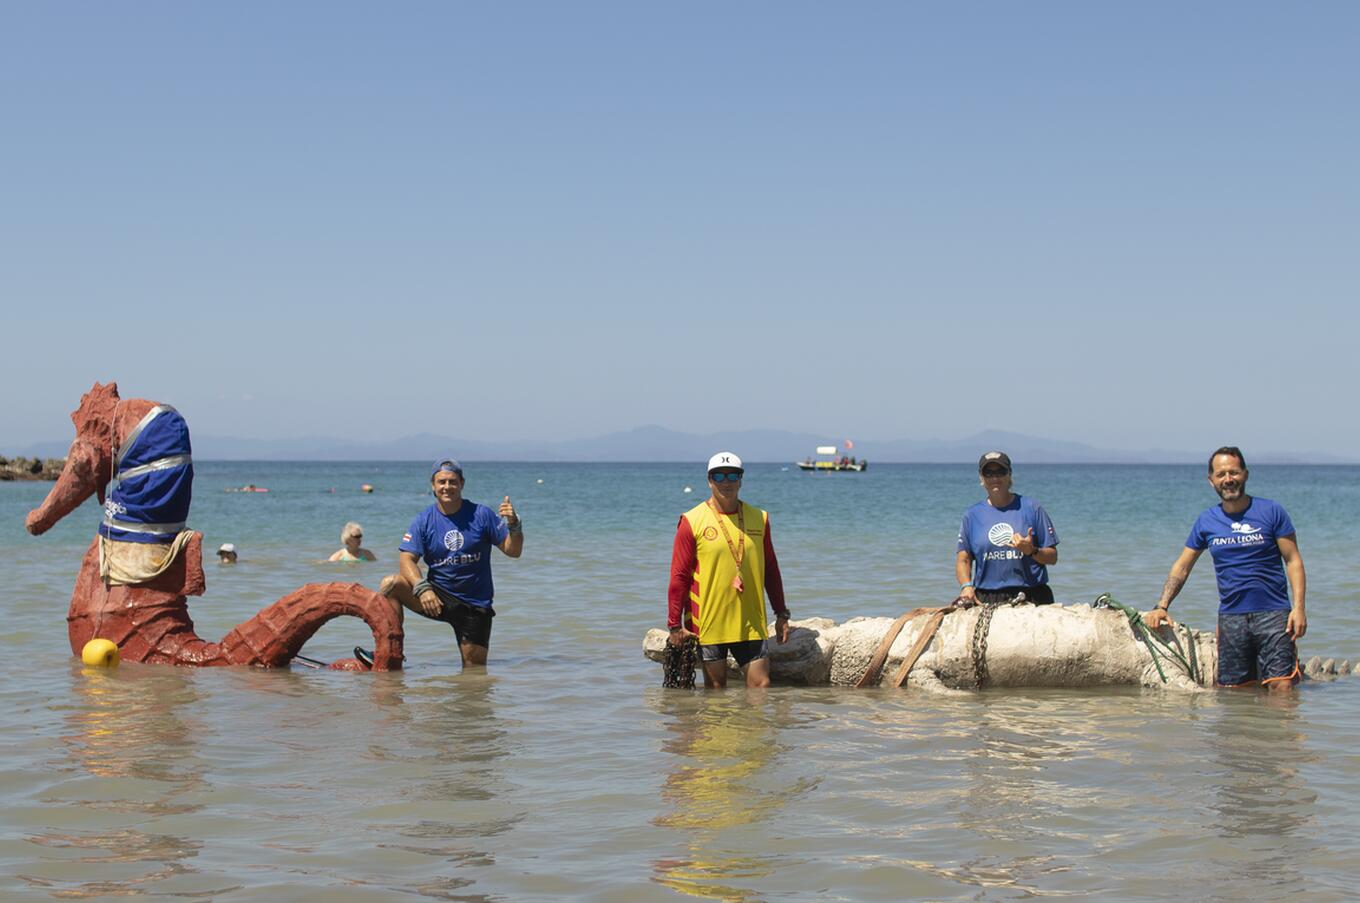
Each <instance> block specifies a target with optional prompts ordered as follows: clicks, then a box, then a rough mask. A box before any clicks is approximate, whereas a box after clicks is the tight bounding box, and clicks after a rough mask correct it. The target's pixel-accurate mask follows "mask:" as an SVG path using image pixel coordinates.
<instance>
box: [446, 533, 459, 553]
mask: <svg viewBox="0 0 1360 903" xmlns="http://www.w3.org/2000/svg"><path fill="white" fill-rule="evenodd" d="M462 547H463V534H462V533H459V532H458V531H457V530H450V531H449V532H447V533H445V534H444V548H446V549H448V550H449V551H450V552H457V551H458V550H459V549H461V548H462Z"/></svg>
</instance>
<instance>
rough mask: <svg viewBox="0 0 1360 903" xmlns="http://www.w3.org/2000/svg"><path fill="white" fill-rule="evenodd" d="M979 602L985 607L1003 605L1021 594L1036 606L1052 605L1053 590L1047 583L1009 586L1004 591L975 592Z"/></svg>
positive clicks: (982, 590)
mask: <svg viewBox="0 0 1360 903" xmlns="http://www.w3.org/2000/svg"><path fill="white" fill-rule="evenodd" d="M974 592H975V593H976V594H977V600H978V601H979V602H982V603H983V604H985V605H1002V604H1005V603H1007V602H1010V601H1012V600H1013V599H1014V598H1015V597H1016V596H1018V595H1020V594H1021V593H1024V594H1025V601H1026V602H1032V603H1033V604H1035V605H1052V604H1053V590H1052V589H1051V588H1050V587H1049V585H1048V584H1047V583H1040V584H1039V585H1038V586H1008V587H1005V588H1004V589H979V590H975V591H974Z"/></svg>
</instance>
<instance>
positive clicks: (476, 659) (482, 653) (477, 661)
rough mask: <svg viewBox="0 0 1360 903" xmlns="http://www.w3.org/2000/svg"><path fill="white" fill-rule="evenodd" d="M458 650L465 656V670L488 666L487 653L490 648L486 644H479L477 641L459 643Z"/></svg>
mask: <svg viewBox="0 0 1360 903" xmlns="http://www.w3.org/2000/svg"><path fill="white" fill-rule="evenodd" d="M458 651H459V652H460V653H462V656H463V670H467V669H468V668H485V667H486V654H487V652H488V651H489V650H488V649H487V648H486V647H485V646H478V645H477V644H476V643H459V644H458Z"/></svg>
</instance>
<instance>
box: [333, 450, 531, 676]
mask: <svg viewBox="0 0 1360 903" xmlns="http://www.w3.org/2000/svg"><path fill="white" fill-rule="evenodd" d="M430 488H431V489H433V490H434V504H433V505H430V506H429V507H428V508H426V509H425V510H424V511H422V512H420V513H419V514H417V515H416V517H415V520H413V521H411V527H410V529H409V530H408V531H407V532H406V535H405V536H403V537H402V540H401V545H400V546H399V547H398V549H399V554H398V558H399V561H400V568H401V573H399V574H393V575H391V576H389V577H385V578H383V582H382V586H381V592H382V594H383V595H385V596H387V597H388V598H389V599H392V600H394V601H396V602H399V603H400V604H401V605H402V606H404V607H406V608H409V609H411V611H414V612H416V613H418V614H421V615H424V616H425V617H427V618H431V619H434V620H437V621H445V622H447V623H448V624H449V625H451V626H452V627H453V632H454V636H456V637H457V639H458V651H459V653H460V654H461V655H462V658H463V667H464V668H467V667H469V666H474V667H482V666H485V665H486V654H487V650H488V648H489V647H490V645H491V619H492V618H493V617H495V615H496V612H495V610H494V609H493V608H492V607H491V603H492V600H493V599H494V597H495V589H494V587H493V586H492V583H491V549H492V547H493V546H494V547H495V548H498V549H500V550H501V551H502V552H504V553H505V554H506V555H508V556H509V557H511V558H518V557H519V556H520V555H521V554H522V553H523V551H524V524H523V523H522V522H521V521H520V519H519V515H518V514H516V513H515V506H514V505H512V504H510V496H508V495H507V496H506V497H505V500H504V501H503V502H501V505H500V510H499V513H497V512H495V511H492V510H491V509H490V508H488V507H487V506H486V505H479V504H477V503H476V502H473V501H469V500H467V499H465V498H463V465H461V464H459V463H458V462H457V461H456V460H454V459H453V458H441V459H440V460H438V461H436V462H435V464H434V469H433V470H432V471H431V473H430ZM422 558H423V559H424V561H425V567H426V571H427V573H426V574H425V576H423V577H422V576H421V573H420V561H421V559H422ZM398 614H400V609H398ZM355 652H356V654H358V653H359V652H360V650H357V649H356V650H355ZM359 657H360V658H363V656H362V655H360V656H359Z"/></svg>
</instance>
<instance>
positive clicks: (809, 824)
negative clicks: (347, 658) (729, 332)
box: [0, 462, 1360, 900]
mask: <svg viewBox="0 0 1360 903" xmlns="http://www.w3.org/2000/svg"><path fill="white" fill-rule="evenodd" d="M197 470H198V476H197V481H196V484H195V490H196V498H195V502H194V509H193V514H192V517H191V523H192V525H193V526H194V527H195V528H197V529H199V530H202V531H203V532H204V533H205V534H206V537H205V548H208V549H213V548H216V546H217V545H218V544H219V543H221V542H226V541H231V542H234V543H236V544H237V546H238V547H239V548H240V549H241V562H240V564H238V565H236V566H235V567H219V566H218V565H217V564H216V563H215V562H213V561H209V562H207V563H206V570H207V572H208V592H207V594H206V595H205V596H204V597H202V598H199V599H193V600H191V602H190V611H191V613H192V614H193V616H194V618H195V621H196V623H197V625H198V628H199V632H200V633H201V634H202V635H204V636H205V637H209V638H217V637H220V636H221V635H222V634H224V633H225V632H226V631H227V630H229V629H230V628H231V627H232V626H233V625H234V624H236V623H238V622H239V621H242V620H244V619H246V618H247V617H249V616H250V615H252V614H253V613H254V612H255V611H256V610H258V609H259V608H260V607H262V606H263V605H265V604H268V603H269V602H272V601H273V600H274V599H276V598H278V597H279V596H282V595H284V594H285V593H287V592H289V591H290V590H292V589H294V588H295V587H296V586H298V585H299V584H301V583H306V582H315V581H324V580H332V579H344V580H351V579H356V580H360V581H362V582H364V583H366V584H368V585H376V583H377V580H378V578H379V577H380V576H381V575H382V574H383V573H386V569H387V568H390V567H391V566H392V565H393V563H394V561H395V546H396V543H397V541H398V539H399V538H400V535H401V533H402V532H403V530H404V529H405V526H406V524H407V523H408V522H409V520H410V518H411V516H412V515H413V514H414V513H415V512H416V511H417V510H419V508H420V507H422V506H423V505H424V504H427V503H428V501H429V497H428V495H427V494H426V492H425V487H426V485H427V475H428V471H427V470H426V469H425V468H424V466H423V465H420V464H392V463H374V464H334V463H326V464H297V463H287V464H281V463H217V462H206V463H200V464H199V465H197ZM539 480H542V483H539V482H538V481H539ZM247 482H249V483H255V484H257V485H261V486H267V487H269V488H270V489H271V492H269V493H267V494H242V493H227V492H224V491H223V490H224V489H225V488H227V487H230V486H239V485H242V484H244V483H247ZM363 483H371V484H373V485H374V487H375V492H374V493H372V494H371V495H368V494H362V493H360V492H359V491H358V487H359V486H360V484H363ZM686 485H689V486H691V487H692V488H693V489H694V492H693V493H691V494H685V493H684V492H683V488H684V487H685V486H686ZM47 488H48V487H47V485H46V484H17V485H16V484H4V485H0V562H3V564H0V566H3V568H4V580H3V583H2V584H0V585H3V586H4V587H5V589H4V590H3V593H4V595H3V604H4V607H5V609H4V610H5V612H6V615H7V619H6V621H7V625H8V626H9V631H8V632H7V634H6V635H5V636H3V638H0V644H3V645H2V646H0V648H2V649H3V652H4V654H3V656H0V674H3V677H4V681H3V684H0V687H2V688H3V689H0V695H2V696H3V702H4V704H3V706H0V724H3V727H4V731H3V735H2V736H3V741H0V744H3V745H2V747H0V750H2V751H3V754H4V758H3V761H4V766H3V769H0V802H2V803H3V808H4V812H5V815H4V817H3V823H2V825H0V896H6V897H8V896H21V895H22V896H33V897H36V898H44V897H59V898H66V897H70V896H79V897H101V896H109V897H112V896H126V895H140V894H163V895H172V896H177V895H196V896H206V897H211V898H213V899H223V900H278V899H314V898H317V897H319V896H322V895H324V896H325V897H327V898H336V899H355V900H364V899H376V898H378V897H385V896H392V895H396V894H403V895H407V896H430V897H434V898H437V899H524V898H534V897H554V898H580V899H620V900H622V899H628V900H633V899H639V898H641V899H653V898H655V899H663V898H667V897H672V896H675V895H677V894H685V895H697V896H707V897H713V898H720V899H774V898H794V899H798V898H812V897H814V896H815V897H819V898H821V897H829V898H831V899H847V900H851V899H901V898H905V897H919V898H929V899H979V898H983V899H1019V898H1024V897H1032V896H1049V895H1072V894H1081V895H1095V894H1099V895H1102V896H1112V897H1122V898H1130V897H1141V898H1148V899H1164V898H1171V897H1184V896H1194V897H1197V898H1207V899H1229V898H1239V899H1240V898H1243V897H1246V896H1250V897H1260V896H1270V897H1273V898H1276V899H1305V898H1307V899H1309V900H1328V899H1337V900H1339V899H1346V898H1349V897H1350V896H1351V895H1352V892H1351V890H1350V889H1351V887H1352V886H1353V884H1354V882H1355V880H1356V879H1357V877H1360V874H1358V869H1360V866H1357V862H1360V859H1357V852H1360V850H1357V841H1356V838H1355V832H1354V823H1355V817H1354V813H1355V812H1356V811H1357V809H1360V791H1358V790H1357V789H1356V785H1357V781H1356V779H1357V777H1360V754H1358V753H1357V750H1360V742H1357V741H1360V718H1357V715H1356V707H1357V703H1358V702H1360V678H1347V679H1343V680H1339V681H1337V682H1335V683H1329V684H1323V683H1316V684H1310V685H1308V686H1305V687H1304V688H1302V690H1301V691H1300V692H1299V693H1297V694H1296V695H1295V696H1293V697H1290V698H1288V699H1274V698H1267V697H1262V696H1258V695H1256V694H1255V693H1216V694H1206V695H1205V696H1203V697H1199V698H1195V699H1184V698H1180V697H1171V696H1163V695H1162V694H1159V693H1154V692H1143V691H1138V690H1103V691H1082V692H1075V691H1028V692H1014V691H1010V692H984V693H980V694H975V695H970V696H968V697H964V698H962V699H956V698H950V699H944V700H941V699H934V698H929V697H925V696H922V695H920V694H913V693H902V692H893V691H870V692H863V691H859V692H856V691H850V690H843V689H795V688H774V689H772V690H770V691H768V692H748V691H746V690H744V689H733V690H730V691H728V692H726V693H718V694H702V693H685V692H675V691H662V690H661V689H660V688H659V681H660V676H659V673H658V672H657V669H656V667H655V666H654V665H651V664H649V663H647V662H646V661H644V660H643V658H642V656H641V654H640V642H641V638H642V635H643V633H644V632H645V630H646V629H647V628H648V627H651V626H656V625H658V624H660V623H661V622H662V620H663V617H664V610H665V584H666V573H667V566H668V563H669V550H670V541H671V536H672V532H673V530H674V526H675V522H676V519H677V517H678V515H679V514H680V513H681V512H682V511H683V510H684V509H685V508H687V507H689V506H690V505H691V504H694V503H695V502H696V501H698V499H699V498H701V497H702V493H703V492H704V484H703V475H702V473H701V472H700V468H697V467H695V468H690V467H684V466H681V465H612V464H611V465H580V464H523V463H515V464H491V463H487V464H472V463H469V465H468V486H467V490H466V493H467V495H468V496H469V497H470V498H473V499H475V500H478V501H483V502H488V503H494V502H496V501H498V500H499V499H500V497H501V496H503V495H505V494H509V495H510V496H511V497H512V499H513V500H514V501H515V503H516V505H517V506H518V507H519V509H520V511H521V513H522V515H523V517H524V519H525V523H526V548H525V557H524V558H523V559H521V560H519V561H509V560H506V559H503V558H501V557H500V556H499V555H498V556H496V560H495V566H496V581H497V587H498V603H497V609H498V612H499V615H498V617H497V618H496V626H495V633H494V635H493V642H492V653H491V667H490V671H489V673H488V674H486V675H467V676H463V675H460V674H459V673H458V668H457V665H456V662H455V653H454V650H453V648H452V635H451V632H449V631H448V630H447V628H445V627H444V626H443V625H439V624H434V623H425V622H420V621H419V620H418V619H415V618H412V619H408V622H407V626H408V641H407V656H408V669H407V670H406V671H404V672H402V673H399V674H390V675H348V674H330V673H323V672H315V671H306V670H297V671H289V672H261V671H254V670H248V669H225V670H206V671H188V670H178V669H170V668H154V667H147V666H136V665H125V666H123V667H122V668H120V669H118V670H117V671H115V672H110V673H103V672H98V673H92V672H86V671H85V670H83V669H82V668H80V667H79V666H78V665H77V664H75V663H74V662H73V660H72V658H71V655H70V650H69V649H68V647H67V643H66V634H65V623H64V614H65V610H66V605H67V600H68V598H69V594H70V587H71V584H72V582H73V580H74V576H75V572H76V568H77V565H78V563H79V559H80V555H81V554H82V553H83V551H84V548H85V546H86V545H87V544H88V542H89V538H90V536H91V535H92V532H93V529H94V526H95V523H96V520H97V510H96V508H95V506H94V505H93V504H90V505H87V506H86V507H85V508H83V509H81V511H79V512H77V513H76V514H73V515H71V516H70V517H68V518H67V519H66V520H65V521H63V522H62V523H61V524H59V525H58V526H57V527H56V528H55V529H54V530H53V531H52V532H51V533H49V534H48V535H46V536H44V537H40V538H33V537H29V536H27V535H26V534H25V533H24V532H23V530H22V520H23V515H24V514H25V513H26V512H27V510H28V509H29V508H30V507H32V506H33V505H34V504H36V502H37V501H38V500H40V499H41V497H42V496H43V495H44V494H45V492H46V491H47ZM1016 488H1017V489H1018V490H1019V491H1021V492H1026V493H1030V494H1033V495H1034V496H1035V497H1036V498H1038V499H1039V500H1040V501H1041V502H1042V503H1043V504H1044V505H1045V506H1046V507H1047V508H1048V509H1049V512H1050V513H1051V515H1052V516H1053V519H1054V522H1055V524H1056V525H1057V528H1058V531H1059V533H1060V535H1061V537H1062V544H1061V546H1060V550H1061V561H1060V563H1059V564H1058V565H1057V566H1056V567H1055V568H1053V569H1052V578H1053V584H1054V587H1055V590H1056V592H1057V595H1058V597H1059V599H1060V600H1061V601H1067V602H1083V603H1084V602H1088V601H1089V600H1090V599H1092V598H1094V596H1095V595H1097V594H1098V593H1100V592H1105V591H1110V592H1113V593H1114V594H1115V595H1116V596H1117V597H1118V598H1120V599H1122V600H1124V601H1127V602H1131V603H1136V604H1143V605H1146V604H1150V602H1151V600H1152V599H1153V598H1155V595H1156V593H1157V591H1158V590H1159V588H1160V586H1161V583H1162V580H1163V579H1164V577H1165V575H1166V570H1167V568H1168V567H1169V565H1170V563H1171V561H1172V560H1173V559H1174V557H1175V555H1176V553H1177V551H1178V549H1179V547H1180V545H1181V544H1182V542H1183V541H1184V538H1185V534H1186V532H1187V531H1188V529H1189V526H1190V523H1191V521H1192V520H1193V518H1194V516H1195V514H1196V513H1197V512H1198V511H1199V510H1201V509H1202V508H1203V507H1205V506H1207V505H1208V504H1210V503H1211V502H1212V501H1213V496H1212V493H1211V491H1210V489H1209V487H1208V485H1207V483H1206V482H1205V480H1204V476H1203V470H1202V468H1198V467H1124V466H1058V465H1052V466H1032V467H1025V466H1024V465H1023V464H1021V465H1020V470H1019V473H1018V478H1017V485H1016ZM331 489H334V490H335V491H334V492H331V491H330V490H331ZM1251 489H1252V491H1253V492H1254V493H1256V494H1258V495H1262V496H1267V497H1272V498H1275V499H1277V500H1279V501H1280V502H1282V503H1283V504H1284V505H1285V506H1286V507H1287V508H1288V509H1289V511H1290V513H1291V515H1292V517H1293V519H1294V521H1295V524H1296V526H1297V527H1298V529H1299V541H1300V547H1301V549H1302V552H1303V554H1304V557H1305V561H1306V562H1307V566H1308V574H1309V587H1310V591H1309V616H1310V632H1309V636H1308V637H1307V638H1306V639H1305V641H1304V643H1303V645H1302V653H1303V655H1304V656H1305V657H1308V656H1311V655H1315V654H1320V655H1323V656H1333V655H1334V656H1336V657H1338V658H1350V659H1352V660H1355V659H1360V615H1358V614H1357V611H1356V607H1357V606H1356V600H1357V596H1358V595H1360V567H1357V566H1356V564H1355V556H1354V554H1353V552H1352V550H1351V537H1350V535H1349V512H1350V511H1351V510H1353V509H1354V507H1355V503H1356V502H1357V501H1360V469H1357V468H1353V467H1264V466H1263V467H1258V468H1256V469H1255V470H1254V472H1253V475H1252V480H1251ZM743 495H744V497H746V498H748V499H749V500H750V501H753V502H755V503H756V504H759V505H761V506H762V507H766V508H768V509H769V510H770V512H771V519H772V523H773V529H774V539H775V543H776V547H777V549H778V552H779V556H780V561H781V565H782V567H783V570H784V575H785V583H786V586H787V589H788V593H789V604H790V606H791V607H792V608H793V609H794V612H795V617H805V616H811V615H823V616H827V617H831V618H835V619H837V620H843V619H845V618H848V617H851V616H854V615H861V614H873V615H891V614H897V613H900V612H901V611H903V610H905V609H907V608H910V607H915V606H916V605H920V604H938V603H940V602H942V601H947V600H948V599H949V598H951V597H952V595H953V590H954V582H953V573H952V559H953V543H954V537H955V533H956V532H957V526H958V519H959V516H960V514H961V513H962V511H963V509H964V507H966V506H967V505H968V504H971V503H972V502H973V501H975V500H976V499H977V498H979V497H980V490H979V489H978V486H977V482H976V476H975V474H973V473H972V469H971V468H969V467H966V466H962V467H959V466H948V465H901V466H882V467H875V468H874V469H871V470H870V471H869V472H867V473H865V474H858V475H857V474H839V475H809V474H803V473H801V472H799V471H797V470H796V469H794V470H788V471H785V470H783V469H781V466H779V465H759V464H757V465H752V466H751V467H750V468H749V471H748V479H747V481H746V483H745V485H744V488H743ZM351 519H353V520H357V521H359V522H360V523H362V524H363V526H364V530H365V533H366V544H367V545H369V546H370V547H371V548H373V549H374V551H375V552H376V553H377V554H378V555H379V557H380V558H381V559H382V560H381V561H380V562H378V563H377V564H376V565H327V564H323V563H321V561H320V560H321V559H323V558H325V557H326V556H327V555H329V554H330V553H331V552H332V551H334V550H335V549H336V548H338V546H339V536H338V534H339V530H340V527H341V525H342V524H343V523H344V522H345V521H346V520H351ZM1213 609H1214V595H1213V577H1212V568H1211V566H1210V562H1209V561H1208V560H1207V559H1205V560H1204V561H1202V562H1201V564H1200V565H1199V567H1198V568H1197V569H1196V572H1195V574H1194V576H1193V577H1192V578H1191V581H1190V584H1189V585H1188V586H1187V588H1186V590H1185V592H1184V593H1183V594H1182V596H1181V599H1180V600H1179V601H1178V603H1177V608H1176V611H1177V613H1178V615H1179V616H1180V617H1182V618H1184V619H1185V620H1187V621H1188V622H1189V623H1191V624H1193V625H1194V626H1198V627H1208V626H1210V625H1211V624H1212V621H1213ZM364 641H365V637H364V633H363V629H362V626H361V625H358V624H357V622H354V623H348V622H345V623H341V622H336V623H333V624H331V625H328V626H327V627H326V628H324V629H323V630H322V631H321V633H319V634H318V635H317V637H315V638H314V639H313V640H312V642H311V643H310V644H309V645H308V648H307V652H308V654H310V655H314V656H317V657H319V658H336V657H341V656H344V655H348V654H349V650H350V647H352V646H353V645H354V644H355V643H357V642H364Z"/></svg>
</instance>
